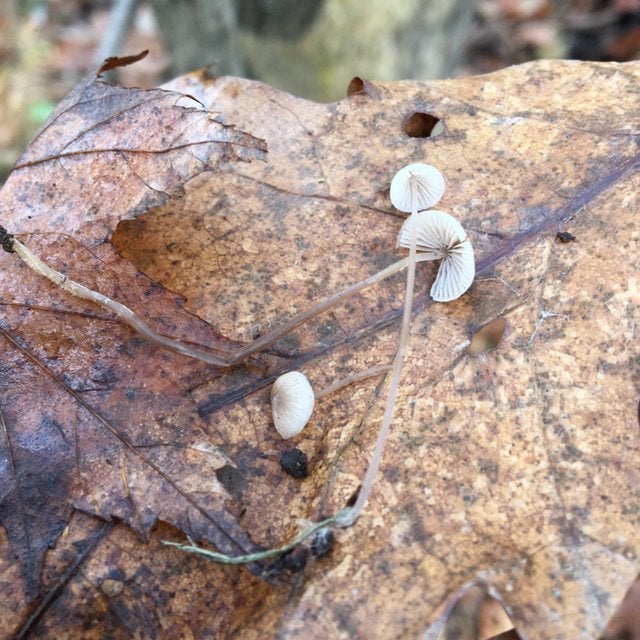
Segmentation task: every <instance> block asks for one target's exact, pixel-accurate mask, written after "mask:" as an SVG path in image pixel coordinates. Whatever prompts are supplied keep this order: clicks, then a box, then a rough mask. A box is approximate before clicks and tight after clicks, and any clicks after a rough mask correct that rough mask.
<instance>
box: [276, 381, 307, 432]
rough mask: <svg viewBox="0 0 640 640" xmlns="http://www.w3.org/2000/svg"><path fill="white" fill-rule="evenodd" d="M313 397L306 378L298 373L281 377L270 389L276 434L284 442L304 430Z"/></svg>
mask: <svg viewBox="0 0 640 640" xmlns="http://www.w3.org/2000/svg"><path fill="white" fill-rule="evenodd" d="M314 403H315V396H314V393H313V389H312V387H311V385H310V384H309V381H308V380H307V378H306V376H305V375H304V374H303V373H300V371H289V372H288V373H285V374H283V375H281V376H280V377H279V378H278V379H277V380H276V381H275V382H274V383H273V386H272V387H271V411H272V413H273V423H274V425H275V427H276V430H277V431H278V433H279V434H280V435H281V436H282V437H283V438H284V439H285V440H286V439H288V438H293V436H296V435H298V434H299V433H300V432H301V431H302V429H304V427H305V425H306V424H307V422H309V418H311V414H312V412H313V405H314Z"/></svg>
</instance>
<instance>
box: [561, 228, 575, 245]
mask: <svg viewBox="0 0 640 640" xmlns="http://www.w3.org/2000/svg"><path fill="white" fill-rule="evenodd" d="M556 238H558V240H560V242H574V241H575V239H576V237H575V236H574V235H573V234H572V233H569V232H568V231H558V233H556Z"/></svg>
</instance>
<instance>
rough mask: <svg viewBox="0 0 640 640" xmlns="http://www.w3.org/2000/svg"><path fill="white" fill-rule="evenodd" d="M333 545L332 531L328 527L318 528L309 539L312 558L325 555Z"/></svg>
mask: <svg viewBox="0 0 640 640" xmlns="http://www.w3.org/2000/svg"><path fill="white" fill-rule="evenodd" d="M332 547H333V531H331V529H329V528H328V527H324V528H322V529H320V530H319V531H318V532H317V533H316V535H315V536H313V540H312V541H311V555H312V556H313V557H314V558H322V557H324V556H326V555H327V554H328V553H329V551H331V549H332Z"/></svg>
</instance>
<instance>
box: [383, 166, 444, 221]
mask: <svg viewBox="0 0 640 640" xmlns="http://www.w3.org/2000/svg"><path fill="white" fill-rule="evenodd" d="M444 189H445V184H444V177H443V175H442V174H441V173H440V172H439V171H438V170H437V169H436V168H435V167H432V166H431V165H430V164H423V163H421V162H415V163H413V164H408V165H407V166H406V167H403V168H402V169H400V171H398V173H396V175H395V176H393V180H391V187H390V188H389V196H390V197H391V203H392V204H393V206H394V207H395V208H396V209H399V210H400V211H404V212H405V213H411V211H413V210H415V211H421V210H422V209H428V208H429V207H432V206H433V205H434V204H436V202H438V201H439V200H440V198H442V194H443V193H444ZM412 192H413V193H412ZM413 195H415V203H414V201H413V197H412V196H413ZM414 204H415V209H414Z"/></svg>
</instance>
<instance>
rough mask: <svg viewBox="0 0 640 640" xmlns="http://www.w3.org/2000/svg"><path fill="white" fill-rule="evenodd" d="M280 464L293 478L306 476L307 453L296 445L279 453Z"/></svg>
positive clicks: (307, 472)
mask: <svg viewBox="0 0 640 640" xmlns="http://www.w3.org/2000/svg"><path fill="white" fill-rule="evenodd" d="M280 466H281V467H282V468H283V469H284V470H285V471H286V472H287V473H288V474H289V475H290V476H293V477H294V478H306V477H307V476H308V475H309V470H308V459H307V454H306V453H305V452H304V451H300V449H298V448H297V447H296V448H294V449H286V450H285V451H283V452H282V453H281V454H280Z"/></svg>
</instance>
